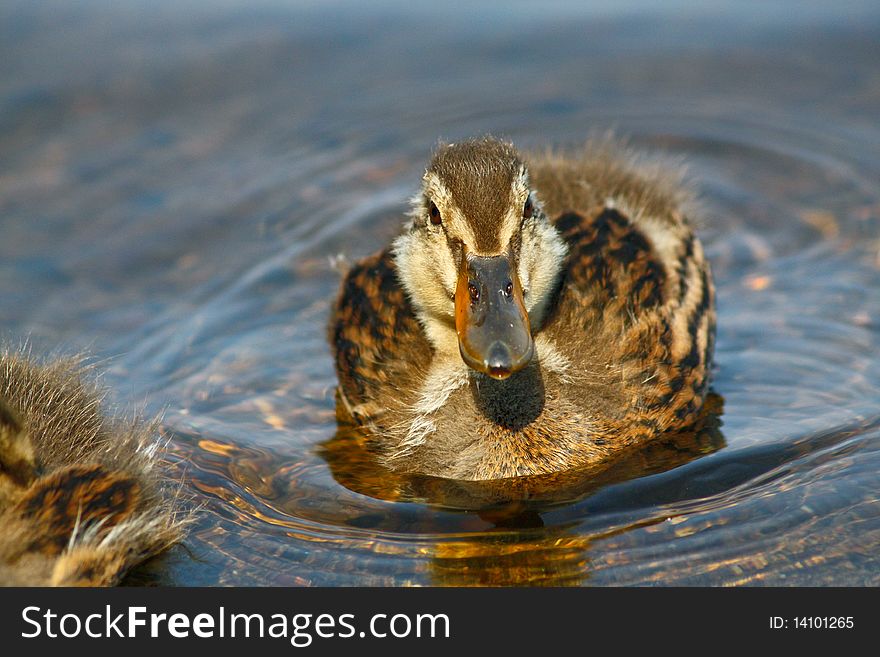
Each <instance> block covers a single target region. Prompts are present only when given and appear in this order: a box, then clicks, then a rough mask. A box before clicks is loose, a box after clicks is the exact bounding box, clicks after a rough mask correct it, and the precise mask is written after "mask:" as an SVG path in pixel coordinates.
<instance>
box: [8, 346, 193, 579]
mask: <svg viewBox="0 0 880 657" xmlns="http://www.w3.org/2000/svg"><path fill="white" fill-rule="evenodd" d="M101 401H102V391H101V390H100V389H99V388H98V387H97V386H96V385H95V384H94V383H91V382H90V381H89V380H88V378H87V377H86V376H85V370H84V368H83V366H82V364H81V361H79V360H77V359H59V360H53V361H51V362H48V363H45V364H42V363H38V362H36V361H34V360H32V359H31V358H29V357H27V356H25V355H23V354H21V353H11V352H0V523H2V526H3V532H2V533H0V585H7V586H14V585H17V586H105V585H112V584H116V583H118V582H119V581H120V580H121V579H122V577H123V576H124V575H125V574H126V573H127V572H128V571H129V570H130V569H131V568H132V567H133V566H135V565H137V564H138V563H140V562H142V561H144V560H145V559H147V558H149V557H151V556H153V555H155V554H158V553H159V552H162V551H163V550H165V549H166V548H168V547H169V546H171V545H172V544H173V543H175V542H176V541H178V540H179V539H180V538H181V533H182V527H183V525H184V524H185V523H186V516H185V514H184V513H181V512H180V511H179V510H176V509H175V505H174V504H173V503H172V502H173V500H171V499H170V496H169V491H168V490H166V485H165V484H164V483H163V481H162V479H161V478H160V475H159V473H158V472H157V470H156V469H155V465H156V461H157V457H158V443H157V441H156V425H155V424H150V423H141V422H138V421H129V420H122V419H118V418H114V417H108V416H106V415H105V414H104V413H103V412H102V409H101Z"/></svg>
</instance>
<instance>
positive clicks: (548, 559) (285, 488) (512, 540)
mask: <svg viewBox="0 0 880 657" xmlns="http://www.w3.org/2000/svg"><path fill="white" fill-rule="evenodd" d="M573 4H574V5H575V6H569V4H568V3H552V4H550V5H548V6H547V7H546V8H543V9H541V10H540V11H539V10H538V8H537V7H536V6H534V5H533V4H532V3H514V4H513V5H510V4H507V3H505V4H504V5H502V4H500V3H498V4H496V3H487V4H482V5H480V8H479V9H468V8H466V7H465V6H464V5H457V4H452V5H449V6H445V8H441V7H431V6H430V5H426V6H421V5H415V6H412V4H411V3H394V2H390V3H389V2H386V3H381V4H371V5H370V9H369V10H367V9H366V8H361V7H359V6H358V5H353V4H346V3H332V4H326V3H321V4H319V3H301V4H295V5H289V4H286V3H281V2H277V3H275V2H257V3H247V4H245V3H242V4H238V3H235V2H231V1H224V2H213V3H210V2H198V1H195V0H187V1H184V2H167V1H165V0H162V1H160V2H150V3H147V2H126V3H115V4H113V5H107V4H105V3H99V2H97V1H90V2H80V3H66V2H41V3H30V2H15V1H14V2H7V3H4V4H3V6H2V8H0V333H2V336H3V337H4V338H5V339H6V340H8V341H9V340H11V341H12V342H14V343H17V342H18V341H20V340H22V339H24V338H28V339H29V340H30V342H31V344H32V345H33V348H34V350H35V351H44V350H58V349H60V350H62V351H74V350H78V349H84V348H85V349H89V350H90V351H91V352H92V353H94V354H95V355H96V357H97V358H98V359H99V360H100V362H101V363H102V364H103V365H104V367H105V368H106V369H107V373H106V375H105V377H104V380H105V383H107V384H108V385H109V386H111V387H112V388H113V390H114V398H115V400H116V401H117V402H118V403H120V404H121V405H123V406H127V407H132V406H134V407H142V408H145V409H146V410H147V411H148V412H151V413H152V412H156V413H158V412H160V411H164V417H165V419H164V422H163V431H164V434H165V436H166V437H167V439H168V441H169V443H168V456H167V458H166V461H165V464H164V466H165V470H166V471H167V473H168V474H169V475H171V476H175V477H181V478H182V479H183V481H184V485H185V488H186V489H187V490H188V491H189V492H190V493H191V494H192V495H193V498H194V500H195V501H196V502H197V503H200V504H202V505H203V512H202V513H201V514H200V515H199V519H198V521H197V523H196V525H195V527H194V529H193V531H192V533H191V535H190V537H189V539H188V540H187V542H186V546H185V548H178V549H175V550H173V551H172V552H171V553H170V554H168V555H166V556H165V557H163V558H160V559H158V560H155V561H153V562H151V563H150V564H148V565H147V566H145V567H144V568H142V569H141V570H140V571H139V572H138V573H136V574H135V575H134V576H133V578H132V582H134V583H143V582H160V583H165V584H179V585H197V584H199V585H213V584H224V585H230V584H231V585H236V584H241V585H244V584H279V585H335V584H353V585H407V584H454V585H466V584H556V585H559V584H564V585H569V584H573V585H590V584H628V585H632V584H642V585H644V584H688V585H690V584H699V585H720V584H770V585H782V584H799V585H813V584H821V585H824V584H847V585H865V584H870V585H877V584H880V550H878V547H880V494H878V486H877V480H878V478H877V473H878V471H880V350H878V347H880V292H878V290H880V231H878V229H880V183H878V181H880V127H878V121H877V117H878V116H880V9H878V7H877V6H876V3H870V2H863V3H860V2H851V3H835V5H834V10H833V11H831V10H829V9H826V8H825V7H824V5H822V4H819V3H816V4H813V3H802V2H797V3H795V2H790V3H788V2H784V3H777V4H774V5H773V7H772V8H771V9H768V10H763V11H758V12H757V13H756V11H755V7H754V6H752V5H750V7H752V9H747V8H745V7H744V8H740V7H739V5H737V4H734V5H730V6H728V5H727V4H725V3H720V2H713V3H710V4H708V5H704V7H703V9H701V10H698V11H697V10H692V9H688V8H687V4H686V3H671V4H665V5H663V8H662V9H658V8H657V7H653V6H651V5H649V4H647V3H640V2H630V3H624V4H623V5H622V6H621V5H619V4H617V3H598V4H595V5H592V6H590V7H588V8H583V7H581V6H580V4H581V3H573ZM606 5H607V6H606ZM608 129H614V130H616V131H617V132H618V133H619V134H623V135H628V136H629V137H630V140H631V142H632V143H633V144H634V145H635V146H637V147H639V148H642V149H646V150H650V151H654V152H663V153H666V154H668V155H669V156H671V157H672V158H680V159H683V160H685V161H686V162H687V163H688V164H689V167H690V171H691V177H692V179H693V181H694V184H695V186H696V188H697V190H698V191H699V193H700V196H701V198H702V203H703V207H704V218H703V220H702V223H701V226H700V230H699V232H700V235H701V237H702V239H703V241H704V244H705V246H706V249H707V252H708V254H709V256H710V258H711V261H712V266H713V269H714V273H715V279H716V284H717V288H718V309H719V314H718V341H717V350H716V368H715V371H714V378H713V381H714V383H713V390H714V391H715V393H716V395H715V396H714V397H713V398H712V408H713V409H714V413H713V414H712V415H710V416H709V417H707V419H706V422H705V423H704V426H702V427H700V429H699V431H696V432H692V433H691V434H689V435H685V436H678V437H675V438H674V439H670V440H669V441H665V442H663V443H660V444H658V445H655V446H652V447H651V448H650V449H646V450H645V451H644V452H641V453H637V454H633V455H631V456H630V458H628V459H626V460H625V461H623V462H621V463H617V464H615V466H614V467H613V468H611V469H610V470H609V471H606V472H603V473H597V474H595V475H591V476H581V477H578V476H573V477H571V478H570V480H568V481H566V482H565V485H564V486H560V487H559V488H558V489H557V490H555V491H547V490H539V489H540V486H538V489H536V491H537V492H536V491H535V490H533V491H530V492H529V495H530V499H528V500H526V501H523V502H522V503H517V504H497V503H496V502H493V499H494V498H493V492H492V490H486V489H474V487H472V486H469V485H465V484H460V483H457V482H444V481H440V480H431V479H426V478H407V477H394V476H391V475H389V474H388V473H382V472H380V471H377V470H376V468H375V466H374V465H372V464H371V462H370V460H369V459H368V458H367V457H366V455H365V454H364V453H363V450H362V449H361V447H360V445H361V442H362V439H361V437H360V436H358V435H357V433H356V432H352V431H348V430H338V427H337V424H336V419H335V412H334V391H335V386H336V378H335V374H334V371H333V366H332V361H331V358H330V353H329V348H328V346H327V344H326V342H325V329H324V327H325V325H326V321H327V313H328V310H329V307H330V304H331V301H332V299H333V296H334V294H335V291H336V288H337V285H338V281H339V273H338V269H339V261H340V259H349V260H351V259H356V258H359V257H362V256H364V255H367V254H369V253H371V252H373V251H374V250H376V249H379V248H381V247H382V246H384V245H385V244H386V243H387V241H388V240H389V239H390V238H391V237H392V236H394V235H395V234H396V233H397V231H398V230H399V228H400V225H401V222H402V212H403V211H404V209H405V208H406V199H407V198H408V197H409V196H410V195H411V194H412V193H413V192H414V190H415V189H416V188H417V185H418V182H419V178H420V174H421V172H422V170H423V168H424V166H425V164H426V161H427V158H428V154H429V152H430V150H431V148H432V146H433V145H434V143H435V142H436V140H437V139H438V138H445V139H450V140H452V139H458V138H462V137H465V136H471V135H478V134H482V133H485V132H493V133H496V134H502V135H505V136H508V137H510V138H512V139H514V140H515V141H516V142H517V143H519V144H521V145H524V146H536V145H541V144H545V143H552V144H577V143H578V142H581V141H583V140H584V139H585V138H586V136H587V135H588V133H589V132H591V131H599V132H602V131H605V130H608Z"/></svg>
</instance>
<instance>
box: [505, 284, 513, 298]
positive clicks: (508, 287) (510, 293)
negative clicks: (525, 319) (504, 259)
mask: <svg viewBox="0 0 880 657" xmlns="http://www.w3.org/2000/svg"><path fill="white" fill-rule="evenodd" d="M504 296H506V297H508V298H510V297H512V296H513V281H511V280H508V281H507V284H506V285H505V286H504Z"/></svg>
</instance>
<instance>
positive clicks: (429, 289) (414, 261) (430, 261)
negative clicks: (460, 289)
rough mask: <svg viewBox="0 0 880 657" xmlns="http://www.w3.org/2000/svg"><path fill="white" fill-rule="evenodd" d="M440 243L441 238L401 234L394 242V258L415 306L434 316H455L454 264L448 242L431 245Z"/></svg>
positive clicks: (401, 278)
mask: <svg viewBox="0 0 880 657" xmlns="http://www.w3.org/2000/svg"><path fill="white" fill-rule="evenodd" d="M438 240H443V238H442V236H436V235H430V236H426V237H421V236H418V235H416V234H415V233H411V234H408V235H402V236H400V237H399V238H397V240H396V241H395V242H394V252H395V258H396V261H397V268H398V271H399V272H400V281H401V283H402V284H403V286H404V288H405V289H406V291H407V293H408V294H409V297H410V299H412V301H413V303H414V304H415V305H416V307H417V308H418V309H419V310H422V311H424V312H428V313H430V314H432V315H439V316H452V315H453V314H454V306H453V302H452V298H451V295H452V294H453V293H454V292H455V285H456V269H455V262H454V261H453V259H452V254H451V253H450V251H449V249H448V248H447V246H446V244H445V243H442V244H432V242H436V241H438ZM444 242H445V240H444Z"/></svg>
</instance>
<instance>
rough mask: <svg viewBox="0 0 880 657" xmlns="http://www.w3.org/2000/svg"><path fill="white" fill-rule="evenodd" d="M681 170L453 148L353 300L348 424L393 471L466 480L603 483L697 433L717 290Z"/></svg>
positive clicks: (497, 145)
mask: <svg viewBox="0 0 880 657" xmlns="http://www.w3.org/2000/svg"><path fill="white" fill-rule="evenodd" d="M670 170H671V171H672V172H673V173H670ZM675 171H677V169H676V168H675V167H672V168H671V169H670V167H669V166H668V165H666V164H664V163H662V162H657V163H653V164H652V163H650V162H647V161H645V160H644V159H641V160H640V159H639V158H637V157H636V156H635V155H633V154H631V153H629V152H628V151H626V150H625V149H622V148H620V147H619V146H616V145H615V144H613V143H612V142H609V141H605V142H600V143H593V144H590V145H588V146H587V147H586V148H585V149H583V150H581V151H579V152H573V153H561V152H552V151H548V152H544V153H532V154H529V155H527V156H525V157H520V156H519V155H518V154H517V152H516V151H515V150H514V148H513V147H512V146H511V145H509V144H506V143H503V142H499V141H497V140H494V139H491V138H485V139H480V140H473V141H468V142H464V143H462V144H455V145H446V146H442V147H441V148H440V149H439V150H438V152H437V153H436V154H435V156H434V158H433V160H432V162H431V165H430V167H429V169H428V170H427V172H426V174H425V178H424V185H423V190H422V194H421V195H420V196H419V197H418V198H417V199H416V201H415V203H414V207H413V212H412V221H411V223H410V225H409V226H408V228H407V229H406V230H405V232H404V234H403V235H402V236H401V237H400V238H398V240H396V241H395V243H394V245H393V246H392V247H390V248H389V249H386V250H385V251H383V252H381V253H379V254H377V255H375V256H372V257H370V258H366V259H365V260H363V261H361V262H359V263H357V264H356V265H355V266H354V267H353V268H352V270H351V271H350V272H349V273H348V275H347V276H346V278H345V280H344V282H343V284H342V290H341V293H340V296H339V299H338V301H337V304H336V307H335V309H334V312H333V315H332V317H331V321H330V342H331V345H332V347H333V349H334V352H335V355H336V366H337V371H338V373H339V380H340V391H339V393H340V411H341V414H342V417H343V419H347V418H352V419H353V420H354V421H355V422H357V423H359V424H361V425H364V426H365V427H367V428H369V430H370V432H371V435H372V440H371V444H372V446H373V448H374V450H375V451H376V453H377V454H378V456H379V458H380V459H382V460H383V462H384V463H385V464H386V465H388V466H390V467H392V468H394V469H396V470H400V471H405V472H416V473H422V474H430V475H437V476H443V477H449V478H455V479H497V478H504V477H513V476H520V475H535V474H545V473H552V472H559V471H563V470H567V469H570V468H574V467H583V466H590V465H593V464H597V463H601V462H603V461H606V460H608V459H610V458H611V457H613V456H614V455H615V454H617V453H620V452H622V451H623V450H624V449H626V448H629V447H632V446H635V445H639V444H642V443H645V442H646V441H649V440H651V439H653V438H656V437H657V436H659V435H661V434H663V433H664V432H667V431H672V430H681V429H685V428H687V427H689V426H691V425H693V424H694V422H695V421H696V420H697V419H698V417H699V413H700V409H701V406H702V404H703V401H704V399H705V395H706V392H707V388H708V375H709V365H710V361H711V356H712V349H713V336H714V328H715V310H714V292H713V285H712V279H711V275H710V272H709V266H708V263H707V262H706V261H705V258H704V256H703V252H702V247H701V245H700V243H699V240H698V239H697V238H696V237H695V236H694V234H693V231H692V229H691V226H690V224H689V222H688V220H687V218H686V216H685V213H686V212H688V211H689V208H690V207H691V206H692V203H691V201H690V197H689V195H688V194H687V192H686V191H685V190H684V189H683V187H682V186H681V184H680V181H679V179H678V178H677V176H676V175H675ZM475 268H476V270H475ZM496 270H497V271H500V272H501V274H497V273H493V272H496ZM475 271H476V273H475ZM481 272H482V273H481ZM487 272H488V273H487ZM483 275H485V277H484V278H480V277H481V276H483ZM491 276H495V277H496V278H491ZM498 276H500V278H498ZM505 276H507V278H505ZM486 277H488V278H486ZM496 279H497V280H496ZM486 280H488V281H489V282H488V283H485V281H486ZM481 290H482V291H481ZM517 308H520V309H521V311H517ZM518 312H519V314H518ZM499 313H507V314H504V315H503V321H502V322H496V324H495V325H493V326H494V328H492V329H491V330H489V329H486V328H485V327H484V322H487V323H486V324H485V325H486V326H488V325H489V323H490V321H489V320H491V319H492V318H493V317H496V316H497V315H498V314H499ZM520 317H521V321H522V322H523V325H524V326H525V328H526V329H527V330H528V331H529V332H530V333H531V337H532V343H533V345H534V349H533V352H532V351H529V350H527V348H526V347H522V346H518V343H517V342H516V335H517V334H516V331H517V330H518V322H520V319H519V318H520ZM487 318H488V319H487ZM496 318H497V317H496ZM508 320H509V321H508ZM508 325H509V327H510V328H508ZM487 331H488V332H489V335H488V336H487V335H484V334H485V333H487ZM481 332H482V333H481ZM474 336H476V337H474ZM522 354H525V356H524V359H520V361H521V362H520V361H517V358H516V357H517V356H519V355H522ZM465 357H467V358H466V360H467V363H468V365H470V367H469V366H468V365H466V364H465V360H463V359H464V358H465ZM496 361H497V362H496Z"/></svg>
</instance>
